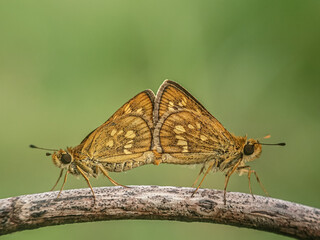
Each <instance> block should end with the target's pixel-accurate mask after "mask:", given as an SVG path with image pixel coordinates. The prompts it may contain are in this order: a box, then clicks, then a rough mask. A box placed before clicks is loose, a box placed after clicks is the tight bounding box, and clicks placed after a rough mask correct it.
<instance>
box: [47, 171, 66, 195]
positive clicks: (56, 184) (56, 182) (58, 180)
mask: <svg viewBox="0 0 320 240" xmlns="http://www.w3.org/2000/svg"><path fill="white" fill-rule="evenodd" d="M62 173H63V168H62V169H61V171H60V175H59V177H58V180H57V181H56V183H55V184H54V186H53V187H52V188H51V190H50V191H53V190H54V189H55V187H56V186H57V184H58V182H59V181H60V178H61V177H62Z"/></svg>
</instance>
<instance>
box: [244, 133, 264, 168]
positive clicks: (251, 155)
mask: <svg viewBox="0 0 320 240" xmlns="http://www.w3.org/2000/svg"><path fill="white" fill-rule="evenodd" d="M242 152H243V160H244V162H249V161H253V160H254V159H256V158H258V157H260V155H261V144H260V143H259V141H258V140H255V139H252V138H250V139H249V140H247V142H246V144H245V145H244V146H243V151H242Z"/></svg>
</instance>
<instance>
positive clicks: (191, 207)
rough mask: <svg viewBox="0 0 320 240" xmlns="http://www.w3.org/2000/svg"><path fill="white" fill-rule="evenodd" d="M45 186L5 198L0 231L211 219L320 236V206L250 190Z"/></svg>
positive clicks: (288, 233)
mask: <svg viewBox="0 0 320 240" xmlns="http://www.w3.org/2000/svg"><path fill="white" fill-rule="evenodd" d="M94 191H95V194H96V202H95V203H94V201H93V197H92V194H91V191H90V189H76V190H68V191H63V192H62V194H61V196H60V197H59V198H56V197H57V192H46V193H39V194H32V195H24V196H18V197H11V198H7V199H0V235H3V234H8V233H12V232H16V231H21V230H26V229H35V228H40V227H45V226H52V225H59V224H67V223H77V222H93V221H103V220H118V219H149V220H153V219H157V220H176V221H183V222H210V223H220V224H228V225H233V226H238V227H246V228H254V229H258V230H263V231H268V232H273V233H277V234H282V235H286V236H290V237H294V238H298V239H320V210H319V209H316V208H312V207H308V206H304V205H300V204H297V203H292V202H287V201H283V200H279V199H274V198H267V197H261V196H255V199H253V198H252V196H251V195H249V194H244V193H236V192H228V193H227V204H226V205H224V204H223V191H218V190H211V189H210V190H209V189H199V191H198V192H197V193H196V194H195V196H194V197H191V194H192V192H193V191H194V189H193V188H178V187H159V186H131V187H130V188H123V187H102V188H94Z"/></svg>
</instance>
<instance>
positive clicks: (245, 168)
mask: <svg viewBox="0 0 320 240" xmlns="http://www.w3.org/2000/svg"><path fill="white" fill-rule="evenodd" d="M238 170H239V172H240V174H241V173H247V174H248V181H249V190H250V193H251V195H252V197H253V198H254V196H253V193H252V189H251V180H250V178H251V173H254V175H255V176H256V179H257V182H258V183H259V185H260V187H261V188H262V190H263V191H264V193H265V194H266V195H267V196H268V197H269V196H270V195H269V194H268V192H267V190H266V189H265V187H264V186H263V184H262V183H261V181H260V178H259V177H258V174H257V172H256V171H255V170H252V169H251V168H250V166H243V167H241V168H238Z"/></svg>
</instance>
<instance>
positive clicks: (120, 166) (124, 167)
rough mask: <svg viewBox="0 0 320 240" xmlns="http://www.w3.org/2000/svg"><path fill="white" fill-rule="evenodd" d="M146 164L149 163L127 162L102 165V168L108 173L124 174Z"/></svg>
mask: <svg viewBox="0 0 320 240" xmlns="http://www.w3.org/2000/svg"><path fill="white" fill-rule="evenodd" d="M146 164H149V163H148V162H146V161H134V160H129V161H125V162H121V163H104V164H103V167H104V168H105V169H106V170H108V171H110V172H124V171H128V170H130V169H132V168H136V167H140V166H142V165H146Z"/></svg>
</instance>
